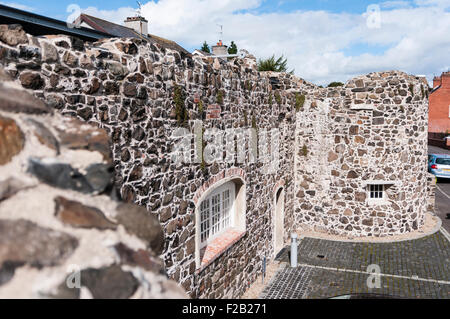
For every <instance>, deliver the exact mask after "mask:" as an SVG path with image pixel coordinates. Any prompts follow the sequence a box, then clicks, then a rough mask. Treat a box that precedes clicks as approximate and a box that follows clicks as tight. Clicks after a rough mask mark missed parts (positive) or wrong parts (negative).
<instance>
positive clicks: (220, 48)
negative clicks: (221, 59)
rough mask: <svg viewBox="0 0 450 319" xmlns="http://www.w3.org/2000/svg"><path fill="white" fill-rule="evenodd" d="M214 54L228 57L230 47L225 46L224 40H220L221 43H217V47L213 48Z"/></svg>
mask: <svg viewBox="0 0 450 319" xmlns="http://www.w3.org/2000/svg"><path fill="white" fill-rule="evenodd" d="M212 53H213V55H227V54H228V47H227V46H226V45H223V43H222V40H219V42H217V45H214V46H213V47H212Z"/></svg>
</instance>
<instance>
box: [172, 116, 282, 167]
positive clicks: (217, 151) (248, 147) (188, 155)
mask: <svg viewBox="0 0 450 319" xmlns="http://www.w3.org/2000/svg"><path fill="white" fill-rule="evenodd" d="M171 138H172V139H174V140H175V147H174V149H173V151H172V153H171V161H172V162H173V163H176V164H181V163H184V164H191V163H197V164H201V163H204V164H207V165H211V164H213V163H219V164H221V163H227V164H231V165H233V164H244V163H245V164H252V163H262V164H264V169H265V171H266V173H275V172H277V170H278V168H279V164H280V131H279V130H278V129H277V128H273V129H259V130H256V129H254V128H229V129H224V130H219V129H217V128H208V129H204V128H203V122H202V121H195V122H194V126H193V131H190V130H189V129H187V128H177V129H175V130H174V131H173V133H172V136H171Z"/></svg>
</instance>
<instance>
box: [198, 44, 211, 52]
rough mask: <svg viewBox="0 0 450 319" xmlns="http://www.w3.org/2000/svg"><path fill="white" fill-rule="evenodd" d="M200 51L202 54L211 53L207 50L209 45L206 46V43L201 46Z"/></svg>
mask: <svg viewBox="0 0 450 319" xmlns="http://www.w3.org/2000/svg"><path fill="white" fill-rule="evenodd" d="M200 50H201V51H203V52H206V53H211V50H210V49H209V45H208V43H206V41H205V42H203V46H202V48H201V49H200Z"/></svg>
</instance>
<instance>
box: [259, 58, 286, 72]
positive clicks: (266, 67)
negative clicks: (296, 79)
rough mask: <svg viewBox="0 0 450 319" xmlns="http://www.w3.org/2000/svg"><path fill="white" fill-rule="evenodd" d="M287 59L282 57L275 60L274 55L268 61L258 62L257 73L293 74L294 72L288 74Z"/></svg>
mask: <svg viewBox="0 0 450 319" xmlns="http://www.w3.org/2000/svg"><path fill="white" fill-rule="evenodd" d="M287 69H288V67H287V59H286V58H284V56H283V55H282V56H281V57H279V58H278V59H276V60H275V55H272V56H271V57H270V58H268V59H264V60H261V59H259V61H258V71H273V72H286V73H290V74H294V70H292V71H289V72H288V70H287Z"/></svg>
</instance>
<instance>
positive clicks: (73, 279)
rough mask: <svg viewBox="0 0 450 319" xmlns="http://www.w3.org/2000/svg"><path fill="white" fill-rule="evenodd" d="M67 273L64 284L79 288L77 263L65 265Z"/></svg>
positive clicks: (79, 278)
mask: <svg viewBox="0 0 450 319" xmlns="http://www.w3.org/2000/svg"><path fill="white" fill-rule="evenodd" d="M67 273H68V274H69V275H68V276H67V279H66V286H67V288H69V289H81V268H80V266H78V265H70V266H68V267H67Z"/></svg>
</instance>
